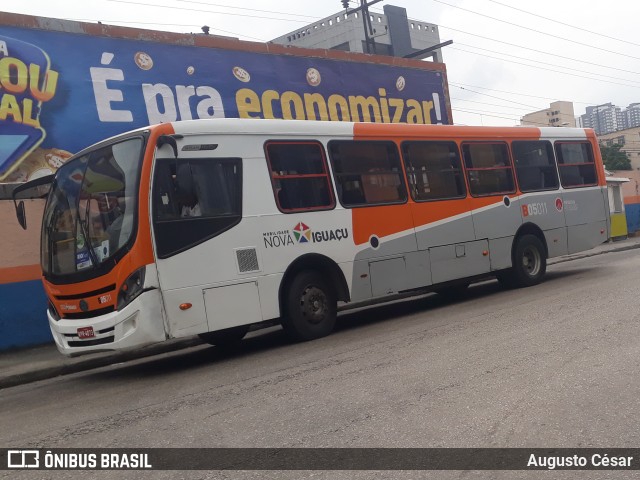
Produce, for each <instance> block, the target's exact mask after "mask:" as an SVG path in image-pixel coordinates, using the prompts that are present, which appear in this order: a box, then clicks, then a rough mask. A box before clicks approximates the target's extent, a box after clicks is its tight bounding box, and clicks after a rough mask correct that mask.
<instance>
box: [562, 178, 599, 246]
mask: <svg viewBox="0 0 640 480" xmlns="http://www.w3.org/2000/svg"><path fill="white" fill-rule="evenodd" d="M604 188H606V187H604ZM602 189H603V187H600V186H597V187H587V188H572V189H565V190H564V191H563V192H562V199H563V206H564V215H565V219H566V222H567V237H568V250H569V252H568V253H576V252H581V251H583V250H589V249H591V248H593V247H596V246H598V245H600V244H601V243H603V242H605V241H606V240H607V237H608V226H607V208H606V204H605V199H604V197H603V193H602Z"/></svg>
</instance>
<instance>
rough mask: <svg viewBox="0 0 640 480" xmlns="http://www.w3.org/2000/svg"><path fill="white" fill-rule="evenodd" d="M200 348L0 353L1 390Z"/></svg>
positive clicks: (170, 345) (173, 344)
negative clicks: (70, 355)
mask: <svg viewBox="0 0 640 480" xmlns="http://www.w3.org/2000/svg"><path fill="white" fill-rule="evenodd" d="M635 248H640V236H638V237H634V238H628V239H625V240H621V241H617V242H610V243H604V244H602V245H601V246H599V247H596V248H594V249H593V250H589V251H587V252H582V253H578V254H574V255H567V256H564V257H559V258H554V259H552V260H550V261H549V264H550V265H553V264H557V263H562V262H567V261H571V260H576V259H580V258H586V257H591V256H594V255H602V254H605V253H610V252H619V251H624V250H629V249H635ZM201 344H202V342H201V341H200V340H199V339H198V338H197V337H193V338H186V339H179V340H174V341H170V342H166V343H163V344H159V345H153V346H150V347H147V348H144V349H141V350H138V351H133V352H127V353H102V354H94V355H87V356H81V357H76V358H67V357H64V356H63V355H61V354H60V353H58V351H57V349H56V348H55V346H54V345H44V346H39V347H34V348H29V349H22V350H16V351H11V352H3V353H0V389H2V388H7V387H11V386H15V385H21V384H24V383H29V382H34V381H38V380H43V379H47V378H52V377H56V376H59V375H67V374H71V373H76V372H82V371H85V370H90V369H94V368H99V367H103V366H106V365H112V364H118V363H124V362H127V361H131V360H134V359H138V358H145V357H150V356H153V355H158V354H161V353H167V352H172V351H176V350H182V349H186V348H192V347H194V346H197V345H201Z"/></svg>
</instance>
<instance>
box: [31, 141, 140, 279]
mask: <svg viewBox="0 0 640 480" xmlns="http://www.w3.org/2000/svg"><path fill="white" fill-rule="evenodd" d="M142 147H143V139H142V138H140V137H136V138H129V139H127V140H124V141H121V142H119V143H114V144H111V145H108V146H104V147H101V148H98V149H96V150H93V151H91V152H89V153H86V154H85V155H83V156H81V157H79V158H76V159H74V160H72V161H70V162H68V163H66V164H65V165H63V166H62V167H60V169H59V170H58V173H57V175H56V178H55V181H54V183H53V185H52V187H51V192H50V194H49V199H48V201H47V206H46V208H45V212H44V218H43V232H42V245H41V248H42V252H41V253H42V255H41V259H42V270H43V271H44V273H45V274H52V275H69V274H74V273H77V272H81V271H87V270H90V269H95V268H97V267H99V266H100V265H101V264H103V263H104V262H106V261H107V260H109V259H110V258H112V257H113V256H114V255H115V254H116V252H118V251H119V250H120V249H122V248H123V247H124V246H125V245H127V244H128V243H129V241H130V240H131V239H132V238H133V235H134V232H135V228H134V225H135V219H136V210H137V190H138V183H139V174H140V165H141V158H142Z"/></svg>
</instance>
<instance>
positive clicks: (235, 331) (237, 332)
mask: <svg viewBox="0 0 640 480" xmlns="http://www.w3.org/2000/svg"><path fill="white" fill-rule="evenodd" d="M248 331H249V325H240V326H239V327H231V328H225V329H224V330H218V331H216V332H207V333H201V334H200V335H198V336H199V337H200V338H201V339H202V340H204V341H205V342H206V343H208V344H210V345H215V346H217V347H230V346H233V345H236V344H238V343H239V342H240V341H241V340H242V339H243V338H244V336H245V335H246V334H247V332H248Z"/></svg>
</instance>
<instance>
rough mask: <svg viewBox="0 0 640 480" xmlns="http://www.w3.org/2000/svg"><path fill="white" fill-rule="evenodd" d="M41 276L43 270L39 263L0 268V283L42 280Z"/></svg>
mask: <svg viewBox="0 0 640 480" xmlns="http://www.w3.org/2000/svg"><path fill="white" fill-rule="evenodd" d="M41 277H42V270H41V268H40V265H38V264H36V265H21V266H19V267H6V268H0V284H5V283H16V282H28V281H30V280H40V278H41Z"/></svg>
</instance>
